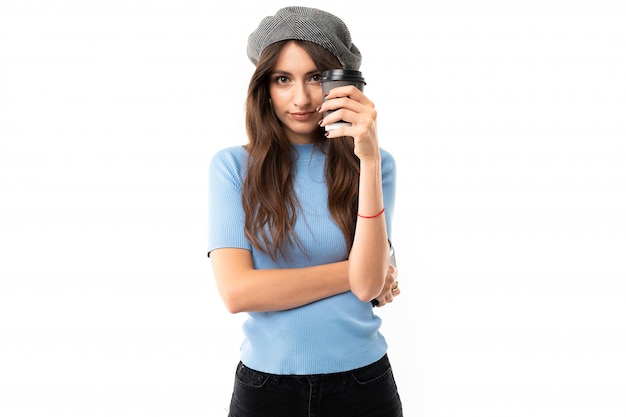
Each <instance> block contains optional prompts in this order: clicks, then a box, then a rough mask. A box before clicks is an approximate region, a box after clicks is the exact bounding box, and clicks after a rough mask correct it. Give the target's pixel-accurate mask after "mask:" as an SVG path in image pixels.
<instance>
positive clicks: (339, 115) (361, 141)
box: [320, 85, 379, 160]
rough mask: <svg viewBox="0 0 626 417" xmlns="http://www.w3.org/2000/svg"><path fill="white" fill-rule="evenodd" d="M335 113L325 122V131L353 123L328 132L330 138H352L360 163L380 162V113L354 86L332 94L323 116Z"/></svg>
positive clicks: (338, 89) (325, 119) (324, 105)
mask: <svg viewBox="0 0 626 417" xmlns="http://www.w3.org/2000/svg"><path fill="white" fill-rule="evenodd" d="M329 110H334V111H333V112H332V113H330V114H329V115H327V116H326V117H325V118H324V119H322V123H321V124H320V126H322V127H324V126H326V125H329V124H331V123H335V122H338V121H340V120H343V121H346V122H349V123H351V124H352V125H351V126H350V125H346V126H342V127H339V128H337V129H334V130H330V131H327V132H326V134H327V136H326V137H327V138H328V139H333V138H339V137H342V136H352V137H353V138H354V153H355V155H356V156H358V157H359V159H361V160H363V159H368V158H379V150H378V133H377V130H376V116H377V113H376V109H375V108H374V103H372V102H371V101H370V100H369V99H368V98H367V97H366V96H365V95H364V94H363V93H362V92H361V91H360V90H359V89H358V88H356V87H355V86H353V85H347V86H343V87H336V88H333V89H332V90H330V91H329V93H328V95H327V96H326V100H325V101H324V103H322V106H321V108H320V112H326V111H329Z"/></svg>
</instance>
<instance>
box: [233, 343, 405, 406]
mask: <svg viewBox="0 0 626 417" xmlns="http://www.w3.org/2000/svg"><path fill="white" fill-rule="evenodd" d="M228 416H229V417H402V403H401V402H400V396H399V395H398V390H397V387H396V382H395V380H394V378H393V372H392V370H391V365H390V363H389V360H388V358H387V355H385V356H384V357H383V358H382V359H380V360H379V361H377V362H375V363H373V364H371V365H368V366H366V367H363V368H359V369H355V370H353V371H349V372H340V373H334V374H321V375H273V374H267V373H264V372H258V371H255V370H253V369H250V368H248V367H247V366H245V365H244V364H242V363H241V362H240V363H239V365H238V367H237V371H236V374H235V388H234V390H233V396H232V400H231V403H230V413H229V415H228Z"/></svg>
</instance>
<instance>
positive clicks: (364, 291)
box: [351, 282, 383, 303]
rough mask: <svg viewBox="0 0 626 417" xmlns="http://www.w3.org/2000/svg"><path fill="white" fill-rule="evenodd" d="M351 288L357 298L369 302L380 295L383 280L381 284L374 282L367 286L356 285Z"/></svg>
mask: <svg viewBox="0 0 626 417" xmlns="http://www.w3.org/2000/svg"><path fill="white" fill-rule="evenodd" d="M351 290H352V293H353V294H354V295H355V296H356V298H358V299H359V300H361V301H363V302H364V303H369V302H370V301H372V300H373V299H374V298H376V297H378V296H379V295H380V292H381V291H382V290H383V282H381V283H380V285H376V284H372V285H367V286H365V285H363V286H355V287H354V288H352V289H351Z"/></svg>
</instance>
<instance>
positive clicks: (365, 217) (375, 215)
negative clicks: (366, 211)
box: [356, 207, 385, 219]
mask: <svg viewBox="0 0 626 417" xmlns="http://www.w3.org/2000/svg"><path fill="white" fill-rule="evenodd" d="M384 212H385V208H384V207H383V209H382V210H381V211H380V213H378V214H374V215H373V216H364V215H362V214H359V213H358V212H357V213H356V215H357V216H359V217H360V218H362V219H373V218H376V217H378V216H380V215H381V214H383V213H384Z"/></svg>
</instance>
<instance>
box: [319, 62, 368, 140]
mask: <svg viewBox="0 0 626 417" xmlns="http://www.w3.org/2000/svg"><path fill="white" fill-rule="evenodd" d="M365 84H366V83H365V79H364V78H363V75H362V74H361V71H356V70H346V69H332V70H328V71H324V73H323V74H322V93H323V94H324V96H325V95H326V93H327V92H329V91H330V90H332V89H333V88H335V87H341V86H344V85H354V86H356V88H358V89H359V90H361V91H363V88H364V87H365ZM325 100H326V99H324V101H325ZM333 111H334V110H331V111H327V112H324V117H326V116H328V115H329V114H330V113H332V112H333ZM345 125H348V126H349V125H350V123H349V122H345V121H343V120H340V121H338V122H335V123H331V124H329V125H327V126H326V130H333V129H337V128H338V127H341V126H345Z"/></svg>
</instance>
